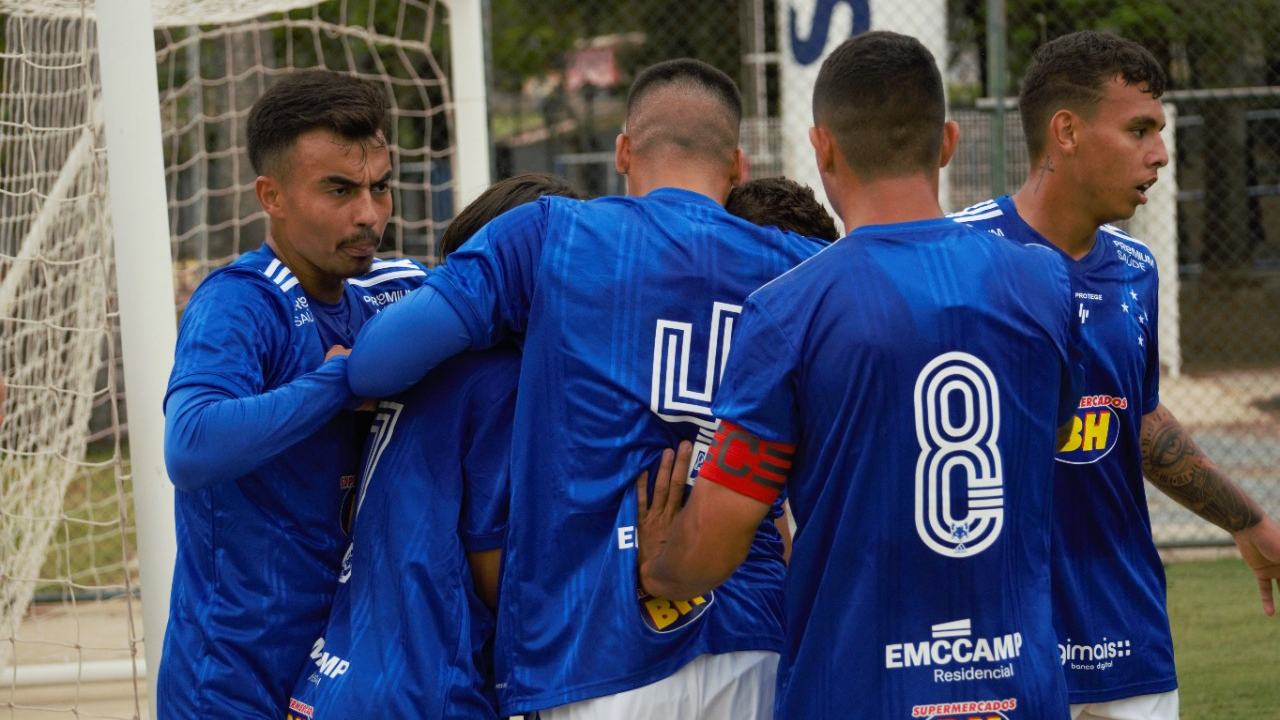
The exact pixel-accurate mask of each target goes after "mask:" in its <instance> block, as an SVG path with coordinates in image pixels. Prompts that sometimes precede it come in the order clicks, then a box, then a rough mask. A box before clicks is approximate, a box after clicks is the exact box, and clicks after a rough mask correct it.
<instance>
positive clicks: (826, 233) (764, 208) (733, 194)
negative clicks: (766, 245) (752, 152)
mask: <svg viewBox="0 0 1280 720" xmlns="http://www.w3.org/2000/svg"><path fill="white" fill-rule="evenodd" d="M724 209H725V210H728V211H729V212H731V213H733V214H734V215H737V216H738V217H740V218H742V219H743V220H749V221H751V222H753V223H755V224H756V225H773V226H774V227H777V228H780V229H782V230H790V231H791V232H793V233H797V234H800V235H806V236H808V237H814V238H820V239H822V240H826V241H827V242H835V241H836V240H839V239H840V233H838V232H837V231H836V223H835V220H833V219H831V213H829V212H827V208H826V207H824V206H823V205H822V203H820V202H818V198H817V196H815V195H814V194H813V188H811V187H809V186H808V185H802V184H801V183H798V182H796V181H795V180H791V179H789V178H785V177H771V178H760V179H758V180H750V181H748V182H745V183H742V184H741V185H738V186H736V187H734V188H733V189H732V190H730V191H729V200H728V201H727V202H725V204H724Z"/></svg>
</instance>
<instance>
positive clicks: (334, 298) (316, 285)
mask: <svg viewBox="0 0 1280 720" xmlns="http://www.w3.org/2000/svg"><path fill="white" fill-rule="evenodd" d="M267 246H268V247H270V248H271V252H274V253H275V254H276V257H277V258H279V259H280V262H282V263H284V266H285V267H287V268H289V272H291V273H293V276H294V277H295V278H297V279H298V284H299V285H301V286H302V289H303V290H305V291H306V292H307V294H308V295H310V296H311V297H313V298H315V299H317V300H319V301H320V302H325V303H336V302H338V301H340V300H342V293H343V292H344V291H345V290H346V283H345V281H343V280H342V279H339V278H333V277H331V276H328V275H325V274H324V273H321V272H319V271H318V270H317V269H316V268H315V267H313V266H312V265H311V264H310V263H308V262H306V261H305V260H303V258H302V257H301V256H300V255H298V254H297V253H294V252H293V251H292V249H291V248H290V246H289V245H288V244H287V243H281V242H279V241H277V240H276V239H275V238H273V237H272V236H271V235H268V236H267Z"/></svg>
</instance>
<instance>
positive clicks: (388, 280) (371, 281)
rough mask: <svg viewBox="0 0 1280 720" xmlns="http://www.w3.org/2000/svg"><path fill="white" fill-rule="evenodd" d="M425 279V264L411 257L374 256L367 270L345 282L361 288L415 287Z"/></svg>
mask: <svg viewBox="0 0 1280 720" xmlns="http://www.w3.org/2000/svg"><path fill="white" fill-rule="evenodd" d="M426 280H427V268H426V266H425V265H423V264H422V263H420V262H418V261H417V260H414V259H413V258H389V259H382V258H375V259H374V261H373V267H371V268H370V269H369V272H367V273H365V274H363V275H361V276H359V277H353V278H350V279H348V280H347V283H348V284H350V285H354V286H356V287H361V288H378V289H383V288H405V287H408V288H415V287H418V286H419V285H421V284H423V283H424V282H426Z"/></svg>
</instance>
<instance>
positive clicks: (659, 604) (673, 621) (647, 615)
mask: <svg viewBox="0 0 1280 720" xmlns="http://www.w3.org/2000/svg"><path fill="white" fill-rule="evenodd" d="M715 599H716V594H715V591H714V590H713V591H711V592H709V593H707V594H706V595H700V596H698V597H696V598H692V599H690V600H668V599H666V598H660V597H654V596H653V595H650V594H648V593H646V592H644V591H642V590H637V591H636V604H637V606H638V607H639V608H640V619H642V620H643V621H644V624H645V625H646V626H647V627H648V628H649V629H650V630H652V631H654V632H659V633H669V632H675V631H676V630H679V629H680V628H684V627H688V626H689V625H692V624H693V623H695V622H697V620H698V618H700V617H702V616H703V614H704V613H706V612H707V608H709V607H711V604H712V603H713V602H715Z"/></svg>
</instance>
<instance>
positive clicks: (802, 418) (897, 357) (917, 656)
mask: <svg viewBox="0 0 1280 720" xmlns="http://www.w3.org/2000/svg"><path fill="white" fill-rule="evenodd" d="M813 93H814V94H813V113H814V122H815V125H816V127H815V128H813V129H812V130H810V139H811V141H812V143H813V146H814V150H815V155H816V159H817V163H818V168H819V171H820V173H821V177H822V182H823V186H824V187H825V189H826V191H827V197H828V199H829V200H830V201H831V204H832V206H833V207H834V208H835V209H836V212H837V214H839V216H840V217H841V219H842V220H843V221H844V225H845V227H847V228H852V232H850V234H849V235H848V236H846V237H845V238H843V239H842V240H840V241H839V242H837V243H835V244H834V245H832V246H831V247H830V248H829V249H827V250H825V251H824V252H822V253H821V254H819V255H817V256H816V257H814V258H812V259H811V260H809V261H807V262H805V263H804V264H802V265H800V266H799V267H797V268H796V269H794V270H792V271H791V272H789V273H787V274H785V275H783V276H782V277H780V278H778V279H777V280H774V281H773V282H771V283H769V284H768V285H765V286H764V287H763V288H761V289H760V290H758V291H756V292H755V293H753V294H752V295H751V297H749V298H748V299H747V302H746V304H745V306H744V308H743V312H742V318H741V324H740V327H739V329H738V331H737V333H736V334H735V336H734V344H733V350H732V352H731V353H730V355H729V359H728V366H727V367H726V369H725V374H724V379H723V380H722V383H721V386H720V391H719V393H718V394H717V396H716V400H715V403H714V409H715V411H716V415H717V416H718V417H720V418H721V426H720V429H719V430H718V431H717V433H716V436H715V442H714V444H713V446H712V448H711V451H710V454H709V456H708V458H707V459H706V461H705V462H704V463H703V464H702V467H701V469H700V470H699V474H698V484H697V485H696V486H695V487H694V489H693V491H692V492H691V493H690V495H689V499H688V504H687V506H686V507H685V509H684V510H683V511H681V512H679V513H678V514H674V520H669V518H670V516H671V513H672V511H674V509H675V507H676V506H677V505H678V500H676V501H674V502H671V503H668V502H667V501H666V499H667V498H673V496H671V495H660V494H659V493H657V492H655V497H656V498H657V499H658V502H657V503H656V504H655V505H654V508H655V509H656V510H657V512H658V517H659V518H661V519H664V520H668V521H669V522H670V525H669V529H670V534H669V536H667V534H666V532H665V530H664V529H663V525H662V524H659V525H651V524H650V523H649V522H648V521H649V519H650V517H651V516H653V514H654V511H653V510H651V511H649V512H648V513H647V514H646V515H645V516H644V517H643V519H642V526H641V528H640V537H641V539H642V541H643V542H644V543H645V547H646V548H648V547H651V546H652V542H653V540H645V538H646V536H651V535H653V534H656V535H657V536H658V537H657V538H656V539H657V540H661V539H664V538H665V539H666V540H667V541H666V542H665V544H664V545H663V544H661V543H659V546H658V549H659V551H658V552H657V553H656V554H650V553H649V552H648V550H646V552H645V553H643V554H642V558H641V560H642V564H641V582H642V584H643V587H644V588H645V589H646V590H648V591H649V592H651V593H654V594H656V595H661V596H664V597H671V598H688V597H695V596H699V595H703V594H705V593H707V592H708V591H710V589H711V588H713V587H716V586H717V585H718V584H719V583H720V582H722V581H723V580H724V578H725V577H728V576H729V574H730V573H731V572H732V571H733V570H734V568H735V567H737V566H738V564H739V563H740V562H742V561H743V558H744V557H746V556H747V554H748V552H749V549H750V545H751V535H752V533H753V532H754V528H755V526H756V525H757V524H758V523H759V522H760V518H761V517H763V516H764V514H765V513H766V512H767V511H768V509H769V507H770V504H771V503H772V502H773V501H774V499H775V498H776V497H777V496H778V494H779V492H781V490H782V489H783V487H784V484H785V487H786V489H787V492H788V497H789V499H790V502H791V505H792V509H793V511H794V512H795V515H796V519H797V521H798V523H799V532H798V533H797V535H796V538H795V543H794V546H793V549H792V555H791V564H790V566H789V569H788V578H787V596H786V605H787V617H786V623H787V625H786V627H787V642H786V648H785V650H784V651H783V654H782V659H781V662H780V664H779V667H778V693H777V710H776V713H777V717H785V718H834V717H842V716H844V715H847V714H848V712H849V708H857V713H858V714H859V715H865V716H866V717H874V718H910V717H951V716H953V715H954V716H961V717H969V716H971V715H981V716H982V717H987V716H991V715H996V714H997V713H1006V716H1007V717H1026V718H1065V717H1066V716H1067V697H1066V688H1065V686H1064V684H1063V678H1062V672H1061V670H1060V669H1059V667H1058V658H1057V648H1056V643H1055V641H1054V637H1053V633H1052V628H1051V619H1050V598H1049V582H1050V581H1049V568H1048V564H1049V530H1048V522H1049V517H1050V495H1051V475H1052V465H1053V460H1052V454H1053V448H1054V437H1055V431H1056V428H1057V427H1058V425H1059V424H1060V423H1061V422H1063V421H1064V420H1065V419H1067V418H1069V417H1070V411H1071V409H1072V408H1073V407H1074V405H1075V399H1076V398H1077V397H1078V395H1073V382H1072V381H1073V378H1074V377H1075V375H1074V374H1073V372H1072V369H1071V368H1072V363H1071V361H1070V360H1069V343H1070V332H1071V309H1072V308H1071V296H1070V291H1069V289H1068V280H1067V274H1066V269H1065V268H1064V267H1063V265H1062V262H1061V260H1059V259H1058V258H1057V257H1055V256H1054V255H1053V254H1052V253H1050V252H1047V251H1045V250H1043V249H1037V248H1023V247H1020V246H1017V245H1014V244H1013V243H1009V242H1007V241H1003V240H1001V239H1000V238H995V237H990V236H984V235H982V234H981V233H974V232H971V231H969V230H968V229H966V228H963V227H961V226H958V225H956V224H955V223H953V222H951V221H950V220H948V219H946V218H945V217H944V215H943V213H942V210H941V208H940V207H939V204H938V175H939V168H940V167H941V166H943V165H945V164H946V163H947V161H948V160H949V159H950V157H951V154H952V152H953V150H954V148H955V144H956V140H957V137H958V134H959V131H958V128H957V126H956V125H955V123H954V122H946V121H945V111H946V104H945V99H944V96H943V88H942V78H941V76H940V74H939V72H938V69H937V66H936V64H935V62H934V59H933V56H932V55H931V54H930V53H929V51H928V50H927V49H926V48H925V47H924V46H923V45H922V44H920V42H919V41H918V40H916V39H914V38H910V37H907V36H904V35H899V34H896V33H890V32H883V31H880V32H870V33H865V34H862V35H859V36H856V37H854V38H851V39H849V40H847V41H845V42H844V43H843V44H841V45H840V46H839V47H838V48H836V50H835V51H834V52H832V54H831V55H830V56H829V57H828V58H827V59H826V61H825V62H824V63H823V65H822V68H821V70H820V71H819V74H818V79H817V81H816V84H815V86H814V91H813ZM1046 278H1050V281H1048V282H1046V280H1045V279H1046ZM687 452H688V450H687V448H682V450H681V459H682V460H683V459H684V458H685V457H686V456H687ZM660 474H661V473H660ZM678 474H679V473H677V476H678ZM660 485H661V483H659V485H658V486H655V487H660ZM639 489H643V486H641V488H639ZM646 499H647V498H642V501H641V503H640V506H641V507H645V505H646V503H645V502H644V500H646ZM673 499H674V498H673ZM1014 710H1016V712H1012V711H1014Z"/></svg>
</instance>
